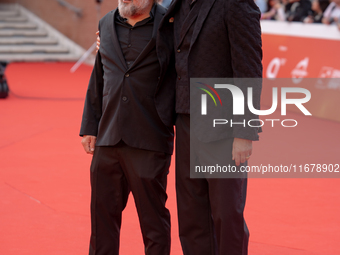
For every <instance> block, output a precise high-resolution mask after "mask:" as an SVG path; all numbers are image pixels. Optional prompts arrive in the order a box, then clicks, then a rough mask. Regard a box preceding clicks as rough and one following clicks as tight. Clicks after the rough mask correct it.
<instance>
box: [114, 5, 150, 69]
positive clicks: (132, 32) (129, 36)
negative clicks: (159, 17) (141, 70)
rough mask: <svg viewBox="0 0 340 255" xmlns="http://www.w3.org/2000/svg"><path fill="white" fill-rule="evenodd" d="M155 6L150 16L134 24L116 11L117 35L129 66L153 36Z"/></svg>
mask: <svg viewBox="0 0 340 255" xmlns="http://www.w3.org/2000/svg"><path fill="white" fill-rule="evenodd" d="M154 16H155V6H154V7H153V8H152V9H151V12H150V17H148V18H146V19H144V20H142V21H139V22H137V23H136V24H135V25H134V26H131V25H130V24H129V23H127V19H125V18H123V17H121V16H120V15H119V12H118V11H117V12H116V16H115V24H116V31H117V37H118V40H119V44H120V47H121V49H122V52H123V55H124V58H125V62H126V65H127V66H128V68H129V67H130V66H131V64H132V63H133V62H134V61H135V60H136V59H137V57H138V56H139V54H140V53H141V52H142V51H143V49H144V48H145V47H146V45H147V44H148V43H149V42H150V40H151V37H152V30H153V23H154Z"/></svg>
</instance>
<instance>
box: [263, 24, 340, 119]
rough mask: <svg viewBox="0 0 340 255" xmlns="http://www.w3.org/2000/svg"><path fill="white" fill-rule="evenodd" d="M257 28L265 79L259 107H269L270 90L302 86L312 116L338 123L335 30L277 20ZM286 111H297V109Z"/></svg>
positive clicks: (339, 63) (339, 54)
mask: <svg viewBox="0 0 340 255" xmlns="http://www.w3.org/2000/svg"><path fill="white" fill-rule="evenodd" d="M261 26H262V39H263V77H264V78H268V79H264V81H263V94H262V105H263V106H270V105H271V104H272V89H273V87H278V89H281V88H282V87H303V88H306V89H308V90H309V91H310V93H311V96H312V100H310V101H309V102H308V103H307V104H306V106H308V109H310V111H311V112H312V113H313V116H316V117H320V118H325V119H330V120H335V121H340V31H339V30H338V29H337V27H336V26H332V25H330V26H326V25H323V24H303V23H297V22H293V23H288V22H279V21H262V22H261ZM281 78H290V79H283V80H282V81H280V79H281ZM310 78H314V79H310ZM317 78H319V79H317ZM296 96H298V95H296ZM289 110H292V111H296V112H298V111H299V109H297V107H291V108H290V109H289Z"/></svg>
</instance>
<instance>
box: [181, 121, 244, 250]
mask: <svg viewBox="0 0 340 255" xmlns="http://www.w3.org/2000/svg"><path fill="white" fill-rule="evenodd" d="M224 142H225V143H226V144H227V146H226V148H227V149H226V151H225V155H226V160H227V162H228V161H229V164H233V165H235V163H234V162H233V161H232V160H231V152H232V143H233V139H232V138H231V139H226V140H225V141H224ZM204 154H205V153H204V152H203V153H200V155H199V156H200V157H202V155H204ZM191 156H193V155H191ZM246 189H247V178H237V179H236V178H234V179H231V178H224V179H210V178H203V179H192V178H190V116H189V115H185V114H179V115H178V117H177V121H176V191H177V207H178V221H179V236H180V241H181V245H182V249H183V253H184V255H216V254H218V255H246V254H248V251H247V250H248V239H249V231H248V228H247V225H246V223H245V221H244V217H243V211H244V206H245V199H246Z"/></svg>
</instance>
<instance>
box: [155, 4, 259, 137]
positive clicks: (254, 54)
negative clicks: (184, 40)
mask: <svg viewBox="0 0 340 255" xmlns="http://www.w3.org/2000/svg"><path fill="white" fill-rule="evenodd" d="M198 1H202V6H201V8H200V10H199V12H198V13H197V14H196V15H197V19H196V22H195V23H194V30H193V35H192V38H191V45H190V49H189V57H188V72H189V77H190V78H230V77H237V78H246V77H248V78H261V77H262V63H261V61H262V41H261V28H260V11H259V9H258V7H257V6H256V4H255V3H254V1H253V0H198ZM180 5H181V1H180V0H174V1H173V2H172V4H171V5H170V7H169V10H168V12H167V13H166V15H165V16H164V19H163V20H162V22H161V25H160V28H159V31H160V33H159V34H160V35H161V38H160V40H159V42H158V43H159V44H160V46H161V47H163V48H166V47H169V49H174V44H173V39H172V38H173V32H174V31H173V29H174V26H173V24H174V23H173V19H172V18H173V17H175V16H176V15H175V14H176V11H177V10H178V9H179V8H180ZM189 20H194V17H190V19H189ZM174 22H176V20H175V21H174ZM191 24H192V23H190V22H189V23H185V24H184V28H182V29H181V37H183V36H185V34H186V33H185V32H186V31H188V29H189V26H190V25H191ZM160 54H161V57H162V58H165V59H166V58H169V57H167V56H166V55H169V54H170V52H169V50H164V51H162V52H161V53H160ZM175 54H182V52H180V53H177V52H176V53H175ZM169 56H170V55H169ZM236 85H238V86H239V87H240V88H241V90H242V91H243V94H244V95H245V96H246V94H247V86H248V85H249V84H248V83H247V82H245V83H242V84H236ZM252 87H253V93H254V97H253V101H254V107H255V108H256V109H259V107H260V94H261V88H262V82H261V80H260V79H258V81H257V82H256V83H255V84H254V83H253V84H252ZM176 90H177V92H176V97H177V98H180V97H184V98H186V100H187V101H189V99H190V95H189V94H190V93H189V91H190V90H189V88H188V87H186V86H178V87H176ZM245 109H246V112H245V115H244V116H243V115H241V116H233V115H232V103H231V102H230V109H229V111H228V115H227V116H225V117H226V119H234V121H240V119H246V120H250V119H257V118H258V116H256V115H254V114H252V113H251V112H250V111H249V110H248V107H245ZM253 125H254V123H253ZM258 132H259V129H258V128H251V127H246V128H243V127H241V126H239V127H234V128H232V129H229V130H228V131H227V132H225V133H224V135H223V136H224V137H238V138H244V139H250V140H258ZM217 138H218V139H220V138H221V135H220V134H216V137H213V136H212V137H211V138H210V140H214V139H217Z"/></svg>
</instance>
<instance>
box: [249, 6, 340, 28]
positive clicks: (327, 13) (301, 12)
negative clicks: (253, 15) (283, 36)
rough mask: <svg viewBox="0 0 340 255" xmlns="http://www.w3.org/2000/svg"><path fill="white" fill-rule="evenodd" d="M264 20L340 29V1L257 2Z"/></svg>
mask: <svg viewBox="0 0 340 255" xmlns="http://www.w3.org/2000/svg"><path fill="white" fill-rule="evenodd" d="M255 2H256V4H257V6H258V7H259V8H260V10H261V13H262V16H261V19H263V20H279V21H297V22H304V23H323V24H327V25H330V24H335V25H337V26H338V28H339V29H340V0H268V1H266V0H255Z"/></svg>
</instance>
